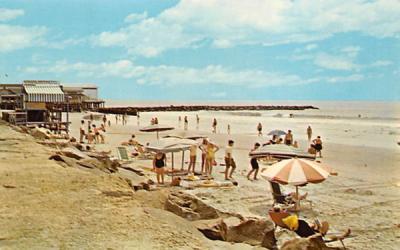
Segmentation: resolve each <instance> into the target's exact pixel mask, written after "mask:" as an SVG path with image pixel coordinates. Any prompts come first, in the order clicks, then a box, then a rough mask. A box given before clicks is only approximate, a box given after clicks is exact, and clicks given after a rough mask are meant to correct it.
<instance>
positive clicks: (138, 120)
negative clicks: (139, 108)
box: [136, 112, 140, 126]
mask: <svg viewBox="0 0 400 250" xmlns="http://www.w3.org/2000/svg"><path fill="white" fill-rule="evenodd" d="M136 120H137V125H138V126H139V125H140V115H139V112H137V113H136Z"/></svg>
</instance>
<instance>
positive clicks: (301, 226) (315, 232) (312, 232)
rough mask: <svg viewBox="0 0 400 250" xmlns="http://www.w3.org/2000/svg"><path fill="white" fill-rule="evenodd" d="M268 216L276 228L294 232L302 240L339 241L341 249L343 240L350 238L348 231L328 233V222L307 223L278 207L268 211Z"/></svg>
mask: <svg viewBox="0 0 400 250" xmlns="http://www.w3.org/2000/svg"><path fill="white" fill-rule="evenodd" d="M269 216H270V217H271V219H272V221H273V222H274V223H275V224H276V226H280V227H283V228H286V229H289V230H291V231H294V232H295V233H296V234H297V235H298V236H300V237H303V238H316V239H320V240H321V241H322V243H328V242H332V241H337V240H339V241H340V242H341V243H342V245H343V247H344V248H345V246H344V243H343V239H344V238H347V237H349V236H350V233H351V231H350V229H348V230H347V231H346V232H344V233H342V234H340V233H339V234H336V233H329V234H328V230H329V224H328V222H326V221H324V222H321V223H320V222H319V221H318V220H316V221H315V223H310V224H309V223H307V222H306V221H305V220H302V219H299V218H298V217H297V216H296V215H291V214H290V213H289V212H288V211H287V210H284V209H283V210H282V209H281V208H279V207H278V206H276V207H274V208H273V209H271V210H270V211H269Z"/></svg>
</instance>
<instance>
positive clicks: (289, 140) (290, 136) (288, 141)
mask: <svg viewBox="0 0 400 250" xmlns="http://www.w3.org/2000/svg"><path fill="white" fill-rule="evenodd" d="M292 143H293V134H292V130H288V132H287V134H286V135H285V144H286V145H288V146H290V145H292Z"/></svg>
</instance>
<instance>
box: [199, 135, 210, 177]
mask: <svg viewBox="0 0 400 250" xmlns="http://www.w3.org/2000/svg"><path fill="white" fill-rule="evenodd" d="M207 144H208V141H207V139H203V142H202V143H201V145H200V146H199V148H200V150H201V174H204V173H205V171H204V167H205V164H206V156H207Z"/></svg>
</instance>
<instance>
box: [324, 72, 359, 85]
mask: <svg viewBox="0 0 400 250" xmlns="http://www.w3.org/2000/svg"><path fill="white" fill-rule="evenodd" d="M364 78H365V77H364V75H361V74H354V75H349V76H337V77H328V78H327V79H326V81H327V82H329V83H342V82H359V81H361V80H363V79H364Z"/></svg>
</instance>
